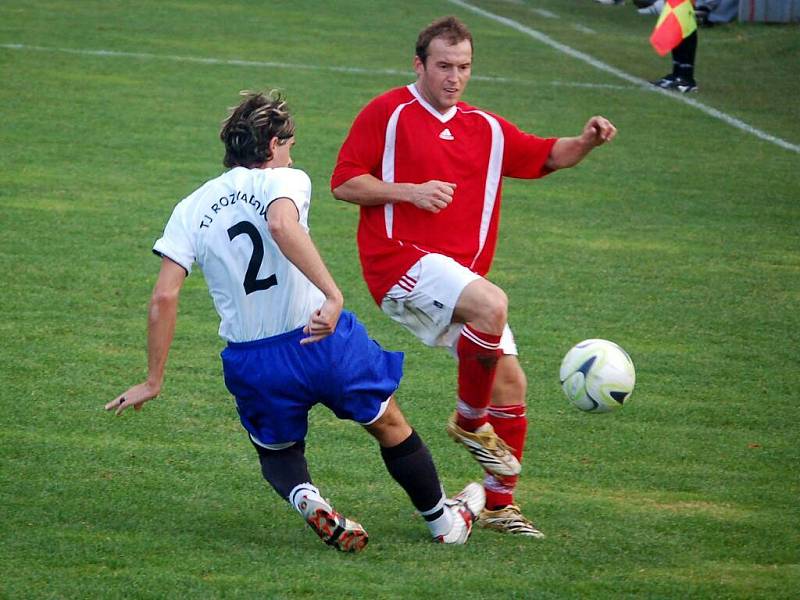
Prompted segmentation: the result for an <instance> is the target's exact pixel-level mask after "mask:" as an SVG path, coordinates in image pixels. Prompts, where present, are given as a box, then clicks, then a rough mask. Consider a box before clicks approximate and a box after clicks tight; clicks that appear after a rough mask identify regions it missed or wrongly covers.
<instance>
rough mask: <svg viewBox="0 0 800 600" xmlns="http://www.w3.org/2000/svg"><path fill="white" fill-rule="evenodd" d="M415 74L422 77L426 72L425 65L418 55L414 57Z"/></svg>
mask: <svg viewBox="0 0 800 600" xmlns="http://www.w3.org/2000/svg"><path fill="white" fill-rule="evenodd" d="M414 72H415V73H416V74H417V77H421V76H422V74H423V73H424V72H425V63H423V62H422V61H421V60H420V58H419V56H417V55H414Z"/></svg>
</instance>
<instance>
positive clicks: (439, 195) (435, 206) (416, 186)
mask: <svg viewBox="0 0 800 600" xmlns="http://www.w3.org/2000/svg"><path fill="white" fill-rule="evenodd" d="M455 189H456V184H455V183H451V182H447V181H439V180H437V179H432V180H430V181H426V182H425V183H387V182H385V181H381V180H380V179H377V178H375V177H373V176H372V175H359V176H358V177H353V178H352V179H349V180H347V181H345V182H344V183H343V184H342V185H340V186H339V187H337V188H336V189H334V190H333V195H334V196H335V197H336V198H338V199H339V200H346V201H347V202H352V203H353V204H358V205H359V206H380V205H382V204H394V203H397V202H409V203H411V204H413V205H414V206H416V207H417V208H419V209H422V210H426V211H429V212H433V213H438V212H439V211H441V210H444V209H445V208H447V207H448V205H449V204H450V203H451V202H452V201H453V194H454V193H455Z"/></svg>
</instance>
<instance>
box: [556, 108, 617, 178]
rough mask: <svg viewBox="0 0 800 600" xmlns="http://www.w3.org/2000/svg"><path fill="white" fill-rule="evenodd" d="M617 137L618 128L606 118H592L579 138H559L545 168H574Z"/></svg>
mask: <svg viewBox="0 0 800 600" xmlns="http://www.w3.org/2000/svg"><path fill="white" fill-rule="evenodd" d="M616 135H617V128H616V127H614V124H613V123H611V121H609V120H608V119H606V118H605V117H592V118H591V119H589V120H588V121H587V122H586V125H584V127H583V132H581V134H580V135H579V136H577V137H566V138H559V139H558V141H556V143H555V144H554V145H553V148H552V150H550V157H549V158H548V159H547V162H546V163H545V167H546V168H547V169H550V170H551V171H555V170H557V169H566V168H569V167H574V166H575V165H577V164H578V163H579V162H581V161H582V160H583V159H584V158H585V157H586V155H587V154H589V152H591V151H592V150H594V149H595V148H597V146H602V145H603V144H605V143H606V142H610V141H611V140H613V139H614V136H616Z"/></svg>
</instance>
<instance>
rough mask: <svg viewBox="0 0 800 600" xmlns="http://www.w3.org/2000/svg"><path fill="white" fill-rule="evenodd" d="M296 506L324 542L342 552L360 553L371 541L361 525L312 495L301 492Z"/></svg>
mask: <svg viewBox="0 0 800 600" xmlns="http://www.w3.org/2000/svg"><path fill="white" fill-rule="evenodd" d="M300 494H301V496H300V497H299V498H297V500H296V502H297V504H296V506H297V509H298V510H299V511H300V514H301V515H303V518H304V519H305V520H306V523H308V524H309V525H310V526H311V529H313V530H314V531H315V532H316V534H317V535H318V536H319V537H320V538H321V539H322V541H323V542H325V543H326V544H328V545H329V546H333V547H334V548H336V549H337V550H341V551H342V552H360V551H361V550H363V549H364V547H365V546H366V545H367V542H368V541H369V536H368V535H367V532H366V530H365V529H364V528H363V527H362V526H361V524H359V523H356V522H355V521H351V520H350V519H348V518H347V517H344V516H342V515H341V514H339V513H338V512H337V511H335V510H334V509H333V507H332V506H331V505H330V504H328V503H327V502H325V501H324V500H323V499H321V498H320V497H319V496H317V497H316V498H314V497H313V496H314V495H312V494H308V493H305V492H304V491H301V492H300Z"/></svg>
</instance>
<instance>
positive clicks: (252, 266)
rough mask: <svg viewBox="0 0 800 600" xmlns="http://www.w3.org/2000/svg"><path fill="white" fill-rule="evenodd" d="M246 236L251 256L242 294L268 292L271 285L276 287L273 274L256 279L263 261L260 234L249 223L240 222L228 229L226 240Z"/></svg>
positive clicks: (276, 279)
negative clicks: (251, 244)
mask: <svg viewBox="0 0 800 600" xmlns="http://www.w3.org/2000/svg"><path fill="white" fill-rule="evenodd" d="M243 233H244V234H246V235H247V236H248V237H249V238H250V241H252V242H253V254H252V255H251V256H250V262H249V263H248V265H247V272H246V273H245V274H244V292H245V294H252V293H253V292H257V291H259V290H268V289H269V288H271V287H272V286H273V285H278V278H277V277H275V273H273V274H272V275H270V276H269V277H265V278H264V279H257V278H256V276H257V275H258V270H259V269H260V268H261V261H262V260H264V242H262V241H261V234H259V233H258V229H256V226H255V225H253V224H252V223H251V222H250V221H240V222H239V223H237V224H236V225H234V226H233V227H231V228H230V229H228V238H229V239H230V240H231V241H233V238H235V237H236V236H238V235H242V234H243Z"/></svg>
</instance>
